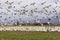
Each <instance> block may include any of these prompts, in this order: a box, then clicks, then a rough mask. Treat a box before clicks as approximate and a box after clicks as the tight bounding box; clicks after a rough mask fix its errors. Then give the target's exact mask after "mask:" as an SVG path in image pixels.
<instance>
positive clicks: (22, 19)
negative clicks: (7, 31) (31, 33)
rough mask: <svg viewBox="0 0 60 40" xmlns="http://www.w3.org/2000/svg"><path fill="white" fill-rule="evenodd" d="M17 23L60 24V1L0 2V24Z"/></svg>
mask: <svg viewBox="0 0 60 40" xmlns="http://www.w3.org/2000/svg"><path fill="white" fill-rule="evenodd" d="M48 19H50V20H48ZM17 21H18V22H19V23H31V24H33V23H35V22H38V23H47V22H50V23H52V24H60V0H0V24H13V23H14V22H17Z"/></svg>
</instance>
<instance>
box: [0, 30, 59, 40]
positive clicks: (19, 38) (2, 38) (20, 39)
mask: <svg viewBox="0 0 60 40" xmlns="http://www.w3.org/2000/svg"><path fill="white" fill-rule="evenodd" d="M0 40H60V33H58V32H20V31H12V32H9V31H8V32H0Z"/></svg>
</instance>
